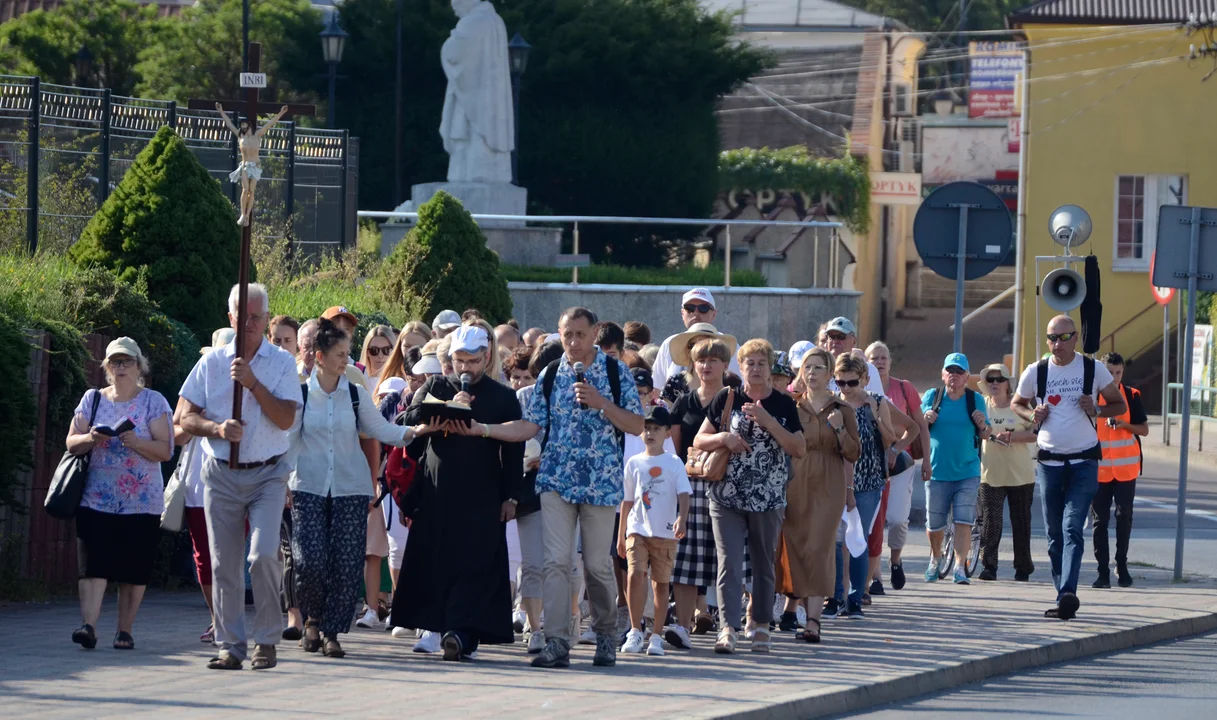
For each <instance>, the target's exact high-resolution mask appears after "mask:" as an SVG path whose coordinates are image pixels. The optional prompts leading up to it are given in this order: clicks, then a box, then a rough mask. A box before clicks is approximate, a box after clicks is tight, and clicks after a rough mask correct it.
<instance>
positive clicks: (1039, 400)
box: [1035, 358, 1086, 405]
mask: <svg viewBox="0 0 1217 720" xmlns="http://www.w3.org/2000/svg"><path fill="white" fill-rule="evenodd" d="M1085 374H1086V368H1082V375H1083V378H1082V379H1083V382H1084V381H1085ZM1047 394H1048V359H1047V358H1044V359H1043V360H1040V361H1039V362H1037V363H1036V364H1035V403H1036V404H1037V405H1043V404H1044V396H1045V395H1047Z"/></svg>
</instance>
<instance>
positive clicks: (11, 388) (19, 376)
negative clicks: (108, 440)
mask: <svg viewBox="0 0 1217 720" xmlns="http://www.w3.org/2000/svg"><path fill="white" fill-rule="evenodd" d="M0 347H3V348H8V349H9V360H8V365H9V371H10V372H11V373H12V375H10V378H15V379H16V382H6V383H0V457H3V458H4V461H3V462H0V507H6V506H10V507H20V502H19V500H18V498H17V496H16V489H17V475H18V473H21V472H23V471H25V470H29V469H30V468H31V467H32V466H33V463H32V460H33V457H34V456H33V447H34V428H35V426H36V425H37V421H38V408H37V407H36V406H35V404H34V398H33V396H32V395H31V394H30V393H29V391H28V389H27V388H28V386H27V384H26V383H25V382H24V381H25V376H26V369H27V368H28V367H29V364H30V353H29V345H28V344H27V342H26V339H25V332H24V328H23V327H22V323H20V322H19V321H18V320H17V319H16V318H13V317H11V316H10V315H8V314H7V313H5V312H3V311H0ZM4 540H5V538H3V537H0V543H3V542H4Z"/></svg>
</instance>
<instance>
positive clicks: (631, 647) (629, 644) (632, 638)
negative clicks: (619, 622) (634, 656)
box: [621, 628, 645, 653]
mask: <svg viewBox="0 0 1217 720" xmlns="http://www.w3.org/2000/svg"><path fill="white" fill-rule="evenodd" d="M644 644H645V643H644V640H643V637H642V631H641V630H639V629H638V628H631V629H630V631H629V632H628V633H626V636H625V644H623V645H622V646H621V652H623V653H641V652H642V648H643V645H644Z"/></svg>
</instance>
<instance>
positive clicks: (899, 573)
mask: <svg viewBox="0 0 1217 720" xmlns="http://www.w3.org/2000/svg"><path fill="white" fill-rule="evenodd" d="M892 589H893V590H903V589H904V565H892Z"/></svg>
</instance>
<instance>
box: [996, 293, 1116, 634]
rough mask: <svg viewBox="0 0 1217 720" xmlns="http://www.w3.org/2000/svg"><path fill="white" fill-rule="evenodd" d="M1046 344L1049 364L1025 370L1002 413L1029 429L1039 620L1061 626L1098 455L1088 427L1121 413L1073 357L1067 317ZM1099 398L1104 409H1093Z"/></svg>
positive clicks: (1105, 387) (1073, 592)
mask: <svg viewBox="0 0 1217 720" xmlns="http://www.w3.org/2000/svg"><path fill="white" fill-rule="evenodd" d="M1047 340H1048V349H1049V350H1050V351H1051V357H1049V358H1046V359H1044V360H1040V361H1039V362H1036V363H1032V364H1031V365H1028V366H1027V369H1026V370H1024V371H1023V374H1022V377H1020V378H1019V381H1018V391H1017V392H1016V393H1015V394H1014V400H1013V402H1011V404H1010V407H1011V408H1012V409H1013V410H1014V412H1015V413H1016V414H1017V415H1019V416H1020V417H1022V418H1023V419H1024V420H1027V421H1029V422H1031V423H1032V424H1033V425H1034V426H1035V427H1036V434H1037V435H1036V445H1037V446H1038V447H1039V453H1038V460H1039V463H1038V464H1037V465H1036V470H1035V479H1036V482H1037V484H1038V485H1039V491H1040V505H1041V508H1042V509H1043V512H1044V524H1045V525H1046V526H1047V531H1048V558H1049V560H1050V561H1051V562H1052V582H1053V584H1054V585H1055V586H1056V590H1057V598H1056V600H1057V604H1056V607H1053V608H1051V609H1049V610H1048V611H1047V612H1045V613H1044V617H1049V618H1059V619H1061V620H1069V619H1071V618H1073V617H1074V616H1075V615H1077V611H1078V608H1079V607H1080V606H1081V602H1080V601H1079V600H1078V596H1077V590H1078V573H1079V570H1080V569H1081V564H1082V555H1083V551H1084V539H1083V535H1082V529H1083V526H1084V525H1085V522H1086V513H1087V512H1089V510H1090V505H1091V502H1092V501H1093V500H1094V496H1095V493H1096V492H1097V491H1098V488H1099V460H1100V459H1101V458H1102V455H1103V454H1102V448H1101V447H1100V445H1099V436H1098V432H1097V431H1096V430H1095V422H1096V418H1099V417H1114V416H1118V415H1121V414H1123V412H1124V396H1123V395H1122V394H1121V393H1120V388H1119V387H1118V386H1117V385H1116V383H1115V382H1114V380H1113V379H1112V377H1111V373H1110V372H1108V370H1107V367H1106V366H1104V365H1103V363H1101V362H1097V361H1095V360H1094V359H1093V358H1089V357H1085V356H1083V355H1081V354H1079V353H1078V352H1077V345H1078V331H1077V325H1075V324H1074V322H1073V319H1072V318H1070V317H1069V316H1068V315H1058V316H1057V317H1054V318H1052V320H1050V321H1049V322H1048V334H1047ZM1100 395H1102V396H1103V399H1104V401H1105V403H1106V404H1104V405H1099V404H1098V403H1097V399H1098V396H1100Z"/></svg>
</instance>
